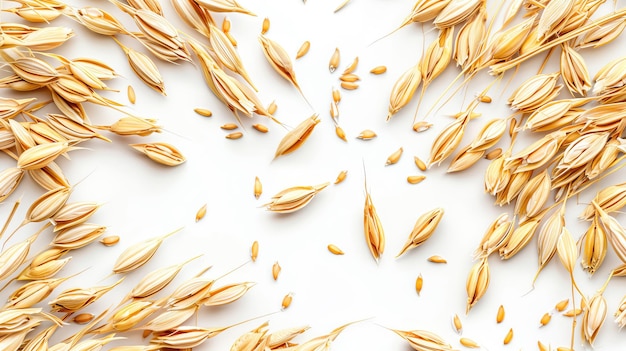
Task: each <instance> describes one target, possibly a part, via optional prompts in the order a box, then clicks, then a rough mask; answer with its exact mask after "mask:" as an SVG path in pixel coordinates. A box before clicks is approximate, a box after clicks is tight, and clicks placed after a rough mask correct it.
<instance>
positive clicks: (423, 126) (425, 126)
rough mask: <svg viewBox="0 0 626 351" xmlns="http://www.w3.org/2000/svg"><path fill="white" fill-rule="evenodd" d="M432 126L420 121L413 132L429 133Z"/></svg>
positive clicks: (414, 125)
mask: <svg viewBox="0 0 626 351" xmlns="http://www.w3.org/2000/svg"><path fill="white" fill-rule="evenodd" d="M432 126H433V124H432V123H428V122H426V121H419V122H416V123H415V124H413V130H414V131H415V132H417V133H421V132H425V131H427V130H428V129H430V127H432Z"/></svg>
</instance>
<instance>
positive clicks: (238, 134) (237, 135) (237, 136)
mask: <svg viewBox="0 0 626 351" xmlns="http://www.w3.org/2000/svg"><path fill="white" fill-rule="evenodd" d="M242 136H243V133H241V132H235V133H230V134H228V135H226V139H232V140H236V139H241V137H242Z"/></svg>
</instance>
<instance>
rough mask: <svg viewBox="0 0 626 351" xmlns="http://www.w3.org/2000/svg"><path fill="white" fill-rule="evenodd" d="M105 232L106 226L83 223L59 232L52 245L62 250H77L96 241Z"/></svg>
mask: <svg viewBox="0 0 626 351" xmlns="http://www.w3.org/2000/svg"><path fill="white" fill-rule="evenodd" d="M105 231H106V227H105V226H102V225H99V224H93V223H81V224H79V225H76V226H73V227H70V228H67V229H63V230H61V231H59V232H58V233H57V234H56V236H55V237H54V239H53V240H52V245H53V246H54V247H57V248H60V249H68V250H76V249H79V248H81V247H85V246H87V245H89V244H91V243H92V242H94V241H96V240H97V239H98V238H99V237H100V236H101V235H102V234H103V233H104V232H105Z"/></svg>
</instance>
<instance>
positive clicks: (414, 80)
mask: <svg viewBox="0 0 626 351" xmlns="http://www.w3.org/2000/svg"><path fill="white" fill-rule="evenodd" d="M421 81H422V73H421V72H420V65H419V64H416V65H415V66H413V67H411V68H409V69H408V70H407V71H406V72H404V73H403V74H402V75H401V76H400V78H398V80H397V81H396V82H395V84H394V85H393V88H392V89H391V95H390V97H389V113H388V114H387V121H389V120H390V119H391V117H392V116H393V115H394V114H396V113H398V111H400V109H401V108H403V107H404V106H406V105H407V104H408V103H409V102H410V101H411V99H412V98H413V94H415V90H417V87H418V86H419V85H420V82H421Z"/></svg>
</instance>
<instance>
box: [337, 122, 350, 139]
mask: <svg viewBox="0 0 626 351" xmlns="http://www.w3.org/2000/svg"><path fill="white" fill-rule="evenodd" d="M335 134H337V136H338V137H339V139H341V140H343V141H345V142H347V141H348V139H347V138H346V132H344V131H343V128H341V127H340V126H339V125H336V126H335Z"/></svg>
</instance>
